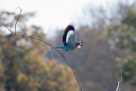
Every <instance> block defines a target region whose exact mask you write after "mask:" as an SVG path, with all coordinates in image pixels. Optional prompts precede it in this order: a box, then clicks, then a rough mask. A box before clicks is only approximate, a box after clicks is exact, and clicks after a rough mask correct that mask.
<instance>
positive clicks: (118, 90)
mask: <svg viewBox="0 0 136 91" xmlns="http://www.w3.org/2000/svg"><path fill="white" fill-rule="evenodd" d="M116 91H120V81H118V85H117V88H116Z"/></svg>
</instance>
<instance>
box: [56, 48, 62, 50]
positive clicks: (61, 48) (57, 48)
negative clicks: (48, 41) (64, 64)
mask: <svg viewBox="0 0 136 91" xmlns="http://www.w3.org/2000/svg"><path fill="white" fill-rule="evenodd" d="M55 48H56V49H57V50H58V49H63V47H55Z"/></svg>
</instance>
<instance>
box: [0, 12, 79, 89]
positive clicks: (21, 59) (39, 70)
mask: <svg viewBox="0 0 136 91" xmlns="http://www.w3.org/2000/svg"><path fill="white" fill-rule="evenodd" d="M2 14H3V13H2ZM6 14H7V15H8V14H9V13H8V12H7V13H6ZM1 16H2V15H1ZM13 16H14V17H15V16H16V15H14V14H13ZM23 16H24V17H25V15H23ZM23 16H22V17H21V20H22V19H23V18H24V17H23ZM26 17H27V16H26ZM1 18H2V17H1ZM1 18H0V19H1ZM1 20H2V19H1ZM13 21H14V19H13ZM4 23H5V22H4ZM5 24H6V23H5ZM23 26H25V25H23ZM2 29H3V28H1V27H0V32H2ZM20 29H21V30H20V31H18V33H22V34H27V32H30V33H31V35H30V34H29V35H30V36H35V37H38V38H41V39H43V40H45V37H46V35H45V34H44V33H43V31H42V29H41V28H40V27H37V26H31V27H22V28H20ZM29 30H31V31H29ZM4 31H6V29H5V30H4ZM5 34H6V33H4V32H3V33H0V91H5V90H6V91H77V90H78V84H77V82H76V80H75V77H74V75H73V72H72V71H71V69H70V68H69V67H67V66H65V65H62V64H58V63H57V62H56V60H48V59H46V58H45V52H47V51H48V50H49V48H48V47H47V45H46V44H44V43H42V42H40V41H38V40H33V39H30V38H20V37H16V36H13V35H12V34H6V35H5Z"/></svg>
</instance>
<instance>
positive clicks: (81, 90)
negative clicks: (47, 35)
mask: <svg viewBox="0 0 136 91" xmlns="http://www.w3.org/2000/svg"><path fill="white" fill-rule="evenodd" d="M19 9H20V14H19V16H18V18H17V20H16V23H15V33H14V32H12V31H11V30H10V29H9V28H8V27H6V26H5V25H4V24H3V23H2V22H1V23H2V24H3V26H4V27H5V28H7V29H8V30H9V31H10V32H11V33H12V34H13V35H15V36H20V37H28V38H31V39H36V40H39V41H41V42H43V43H45V44H47V45H49V46H51V47H52V48H53V49H55V50H56V51H57V52H58V53H59V54H60V55H61V56H62V57H63V58H64V59H65V61H66V62H67V63H68V65H69V66H70V68H71V69H72V71H73V73H74V75H75V78H76V80H77V82H78V84H79V87H80V91H83V89H82V85H81V83H80V81H79V78H78V76H77V74H76V72H75V70H74V68H73V67H72V65H71V64H70V63H69V61H68V60H67V59H66V57H65V56H64V55H63V54H62V53H61V52H60V51H58V50H57V49H56V48H55V47H54V46H52V45H51V44H49V43H47V42H46V41H44V40H42V39H40V38H36V37H32V36H27V35H20V34H17V33H16V26H17V22H18V20H19V17H20V15H21V11H22V9H21V8H20V7H19Z"/></svg>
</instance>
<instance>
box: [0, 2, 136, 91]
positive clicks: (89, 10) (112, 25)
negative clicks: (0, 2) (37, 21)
mask: <svg viewBox="0 0 136 91" xmlns="http://www.w3.org/2000/svg"><path fill="white" fill-rule="evenodd" d="M107 7H108V9H107ZM107 7H106V8H105V7H103V6H101V7H99V8H96V7H94V6H93V7H92V5H89V4H88V6H86V7H85V9H84V11H83V12H84V14H86V15H89V16H90V17H91V18H92V20H89V21H92V22H91V23H90V24H89V25H82V26H80V28H79V29H76V40H81V41H83V42H84V45H83V47H82V48H81V49H76V50H74V51H70V52H66V53H65V56H66V58H67V59H68V60H69V61H70V63H71V64H72V66H73V67H74V69H75V71H76V73H77V75H78V77H79V80H80V81H81V84H82V85H83V89H84V91H115V89H116V87H117V84H118V80H120V67H121V65H122V71H123V72H122V77H123V82H122V90H123V91H135V89H136V57H135V56H136V4H135V1H133V2H129V0H124V1H122V0H119V1H117V2H116V4H115V3H114V4H112V3H111V4H109V5H107ZM7 16H8V18H7ZM17 16H18V15H17V14H16V13H13V12H8V11H1V12H0V20H1V21H3V22H4V24H5V25H6V26H9V27H12V26H13V25H14V22H15V19H16V18H17ZM32 16H34V14H33V13H25V14H22V15H21V17H20V20H19V22H18V27H17V28H18V30H20V31H18V33H20V34H27V35H30V36H35V37H39V38H41V39H43V40H46V41H48V42H49V43H51V44H53V45H54V46H61V45H63V44H62V41H61V40H62V39H61V37H62V34H63V32H62V31H64V30H58V31H57V32H56V35H54V37H53V38H52V39H48V40H47V39H46V34H44V33H43V31H42V28H40V27H38V26H36V25H33V26H27V25H26V21H27V20H28V19H29V18H30V17H32ZM80 20H81V19H80ZM81 22H82V21H81ZM5 31H8V30H6V29H5V28H4V27H3V26H2V25H0V91H78V90H79V88H78V84H77V82H76V80H75V77H74V75H73V72H72V71H71V69H70V68H69V67H68V66H67V63H65V61H64V59H63V58H62V57H61V56H60V55H59V54H58V53H57V52H56V51H55V50H53V49H51V48H49V47H48V46H47V45H46V44H44V43H42V42H39V41H37V40H32V39H29V38H20V37H15V36H13V35H12V34H9V33H7V32H5Z"/></svg>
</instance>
